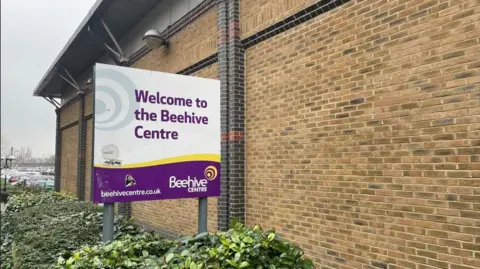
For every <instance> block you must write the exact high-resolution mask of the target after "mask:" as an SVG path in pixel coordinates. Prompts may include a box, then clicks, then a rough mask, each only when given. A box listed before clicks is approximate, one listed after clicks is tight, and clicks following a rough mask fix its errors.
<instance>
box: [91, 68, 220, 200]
mask: <svg viewBox="0 0 480 269" xmlns="http://www.w3.org/2000/svg"><path fill="white" fill-rule="evenodd" d="M94 81H95V82H94V85H95V90H94V116H93V121H94V134H93V175H92V188H93V201H94V202H97V203H115V202H131V201H142V200H160V199H179V198H199V197H210V196H219V195H220V82H219V81H218V80H212V79H204V78H197V77H191V76H182V75H175V74H169V73H162V72H153V71H147V70H140V69H134V68H128V67H119V66H112V65H105V64H96V66H95V71H94Z"/></svg>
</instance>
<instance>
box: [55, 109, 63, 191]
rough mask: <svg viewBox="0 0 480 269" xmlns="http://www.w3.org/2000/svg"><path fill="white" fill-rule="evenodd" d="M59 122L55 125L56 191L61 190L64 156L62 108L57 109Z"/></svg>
mask: <svg viewBox="0 0 480 269" xmlns="http://www.w3.org/2000/svg"><path fill="white" fill-rule="evenodd" d="M55 114H56V116H57V123H56V126H55V185H54V186H55V187H54V188H55V191H60V165H61V158H62V131H61V130H60V109H58V108H57V109H55Z"/></svg>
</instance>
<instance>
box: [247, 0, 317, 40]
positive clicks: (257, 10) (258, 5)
mask: <svg viewBox="0 0 480 269" xmlns="http://www.w3.org/2000/svg"><path fill="white" fill-rule="evenodd" d="M315 2H317V1H316V0H274V1H267V0H240V35H241V37H242V38H245V37H247V36H250V35H252V34H255V33H256V32H258V31H260V30H262V29H263V28H266V27H268V26H270V25H272V24H274V23H276V22H278V21H280V20H282V19H284V18H285V17H287V16H290V15H292V14H294V13H296V12H298V11H300V10H302V9H304V8H306V7H308V6H309V5H311V4H313V3H315Z"/></svg>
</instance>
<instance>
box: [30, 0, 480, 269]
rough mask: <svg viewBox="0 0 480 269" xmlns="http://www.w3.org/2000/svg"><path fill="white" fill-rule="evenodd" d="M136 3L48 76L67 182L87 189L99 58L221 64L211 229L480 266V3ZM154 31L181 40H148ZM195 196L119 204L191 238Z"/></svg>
mask: <svg viewBox="0 0 480 269" xmlns="http://www.w3.org/2000/svg"><path fill="white" fill-rule="evenodd" d="M132 2H133V1H127V0H117V1H103V2H101V3H100V2H99V3H97V4H96V5H95V7H94V8H93V9H92V12H91V13H90V14H89V16H87V19H86V21H85V23H82V25H81V26H80V28H79V30H78V31H77V32H76V33H75V34H74V37H73V38H72V40H71V41H70V42H69V44H67V46H66V48H65V50H64V51H62V53H61V55H60V56H59V58H58V59H57V60H56V61H55V63H54V64H53V65H52V68H51V69H50V71H49V73H48V74H47V75H46V76H45V79H44V80H43V81H42V82H41V84H40V85H39V87H38V88H37V89H36V90H35V95H37V96H44V97H45V98H47V99H49V98H50V97H52V98H61V99H62V103H61V106H60V107H59V108H58V109H57V110H56V111H57V115H58V118H57V127H58V130H57V160H59V161H58V163H57V164H56V168H57V169H56V170H57V175H56V176H57V188H58V189H59V190H61V191H64V192H68V193H72V194H75V195H77V196H78V197H79V198H80V199H86V200H88V199H89V197H90V180H91V166H90V164H91V148H92V95H91V89H90V86H89V84H88V83H87V81H88V79H89V78H91V76H92V69H91V68H92V66H93V64H94V63H95V62H105V63H112V64H122V65H126V66H131V67H135V68H141V69H148V70H158V71H165V72H172V73H179V74H186V75H192V76H199V77H206V78H217V79H220V81H221V87H222V132H223V133H222V170H223V171H222V175H224V177H223V178H222V184H223V185H222V195H221V196H220V197H219V198H218V199H217V198H215V199H209V230H210V231H215V230H217V229H225V228H226V227H227V225H228V221H229V220H230V219H231V218H240V219H241V220H243V221H245V222H246V223H247V224H248V225H253V224H260V225H262V226H263V227H265V228H275V229H276V230H277V231H278V232H279V233H280V234H281V235H282V236H283V237H285V238H286V239H288V240H290V241H292V242H294V243H296V244H298V245H300V246H301V247H302V248H303V249H305V251H306V254H307V255H308V256H309V257H311V258H313V260H314V261H315V262H316V263H317V264H318V268H349V269H357V268H361V269H367V268H369V269H370V268H372V269H373V268H388V269H393V268H412V269H413V268H414V269H434V268H435V269H436V268H448V269H474V268H480V74H479V73H480V2H479V1H478V0H433V1H432V0H427V1H425V0H424V1H419V0H404V1H392V0H351V1H350V0H322V1H314V0H228V1H221V0H218V1H213V0H205V1H199V0H196V1H194V0H183V1H173V4H172V2H170V1H152V0H143V1H138V2H137V1H136V3H135V4H132ZM119 18H122V20H120V19H119ZM101 19H103V21H104V22H105V24H106V25H108V26H110V30H111V32H112V33H113V36H114V37H116V38H117V39H118V40H120V42H119V44H120V45H119V46H120V48H121V50H122V56H125V57H124V58H122V57H117V56H116V55H115V54H113V55H111V56H109V54H108V53H107V54H105V49H102V48H104V47H102V45H103V44H107V45H109V46H110V47H113V48H115V44H114V42H113V41H112V39H111V38H109V36H108V35H105V31H104V29H103V28H102V23H101ZM149 28H156V29H157V30H159V31H161V33H162V35H163V36H164V37H165V38H167V39H168V40H169V42H170V45H169V47H168V48H165V47H161V48H159V49H156V50H151V49H148V48H147V47H146V46H144V44H143V42H142V40H141V36H142V35H143V34H144V33H145V30H148V29H149ZM88 29H90V30H91V31H93V33H94V36H96V37H97V39H98V40H100V45H99V46H97V47H95V46H93V45H91V44H92V43H94V41H92V40H94V39H95V38H94V37H89V35H88V32H89V30H88ZM92 29H93V30H92ZM102 29H103V30H102ZM98 40H97V41H98ZM97 43H98V42H97ZM107 52H108V50H107ZM65 70H66V71H65ZM57 73H60V74H63V77H64V78H67V80H68V79H69V80H70V82H73V84H74V85H73V86H72V85H70V83H68V82H66V80H65V79H63V78H61V77H60V76H59V75H57ZM68 74H70V75H71V78H70V77H69V75H68ZM75 84H77V85H76V86H77V87H74V86H75ZM49 100H50V99H49ZM196 203H197V201H195V200H171V201H150V202H134V203H132V204H126V205H121V206H120V207H119V209H120V212H121V213H124V214H131V215H132V216H134V217H135V218H136V220H137V221H138V222H140V223H143V224H145V225H148V226H151V227H155V228H157V229H158V230H159V231H162V232H164V233H166V234H171V235H179V234H192V233H195V231H196V225H197V223H196V221H197V220H196V216H197V212H196V210H197V207H196Z"/></svg>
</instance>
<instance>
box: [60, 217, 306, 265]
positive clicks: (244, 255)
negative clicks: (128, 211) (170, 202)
mask: <svg viewBox="0 0 480 269" xmlns="http://www.w3.org/2000/svg"><path fill="white" fill-rule="evenodd" d="M152 246H154V247H152ZM168 247H171V248H170V250H168V252H167V249H168ZM162 255H163V256H162ZM57 268H64V269H86V268H105V269H110V268H112V269H113V268H143V269H154V268H155V269H156V268H158V269H167V268H168V269H183V268H185V269H202V268H205V269H206V268H212V269H230V268H246V269H261V268H263V269H274V268H275V269H293V268H296V269H313V268H314V267H313V263H312V262H311V261H310V260H306V259H304V258H303V252H302V251H301V250H300V249H299V248H297V247H295V246H293V245H291V244H289V243H287V242H285V241H283V240H281V239H279V238H278V237H277V235H276V234H275V233H274V232H272V231H266V232H264V231H262V229H261V228H260V227H258V226H256V227H255V228H253V229H251V230H250V229H247V228H246V227H245V226H243V225H242V224H240V223H233V227H232V229H230V230H229V231H227V232H218V233H215V234H209V233H203V234H199V235H197V236H195V237H185V238H182V239H179V240H175V241H173V242H171V241H165V240H161V239H160V238H159V237H156V236H150V235H148V236H145V235H141V236H137V237H127V238H125V239H124V240H123V241H114V242H113V243H111V244H109V245H99V246H95V247H84V248H83V249H82V250H80V251H78V252H75V253H73V255H72V256H71V257H70V258H68V259H65V258H64V257H61V258H59V261H58V264H57Z"/></svg>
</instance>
